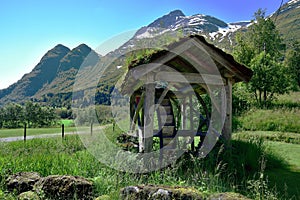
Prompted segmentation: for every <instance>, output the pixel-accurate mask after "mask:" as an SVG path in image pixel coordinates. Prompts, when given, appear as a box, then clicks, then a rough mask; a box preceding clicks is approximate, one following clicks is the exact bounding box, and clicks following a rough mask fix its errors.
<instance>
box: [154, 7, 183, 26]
mask: <svg viewBox="0 0 300 200" xmlns="http://www.w3.org/2000/svg"><path fill="white" fill-rule="evenodd" d="M181 17H185V15H184V14H183V12H182V11H181V10H174V11H172V12H170V13H169V14H167V15H164V16H162V17H160V18H158V19H157V20H155V21H154V22H152V23H151V24H149V25H148V27H156V28H157V27H158V28H168V27H170V26H171V25H173V24H175V23H176V22H177V21H178V20H179V19H180V18H181Z"/></svg>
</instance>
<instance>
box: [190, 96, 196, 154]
mask: <svg viewBox="0 0 300 200" xmlns="http://www.w3.org/2000/svg"><path fill="white" fill-rule="evenodd" d="M189 106H190V125H191V127H190V130H191V131H193V130H194V120H193V116H194V112H193V96H191V95H190V96H189ZM191 139H192V142H191V149H192V151H194V150H195V140H194V139H195V138H194V136H191Z"/></svg>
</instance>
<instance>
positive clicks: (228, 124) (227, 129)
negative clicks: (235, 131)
mask: <svg viewBox="0 0 300 200" xmlns="http://www.w3.org/2000/svg"><path fill="white" fill-rule="evenodd" d="M225 92H226V103H227V105H226V116H225V123H224V128H223V134H222V135H223V138H224V139H225V140H226V141H227V142H228V141H230V139H231V133H232V80H231V79H229V78H227V84H226V86H225Z"/></svg>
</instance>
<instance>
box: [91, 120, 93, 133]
mask: <svg viewBox="0 0 300 200" xmlns="http://www.w3.org/2000/svg"><path fill="white" fill-rule="evenodd" d="M91 135H93V122H91Z"/></svg>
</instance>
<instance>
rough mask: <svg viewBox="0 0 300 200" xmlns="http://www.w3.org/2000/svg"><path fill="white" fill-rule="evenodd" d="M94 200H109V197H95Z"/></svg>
mask: <svg viewBox="0 0 300 200" xmlns="http://www.w3.org/2000/svg"><path fill="white" fill-rule="evenodd" d="M94 200H111V198H110V196H108V195H102V196H100V197H97V198H96V199H94Z"/></svg>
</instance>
